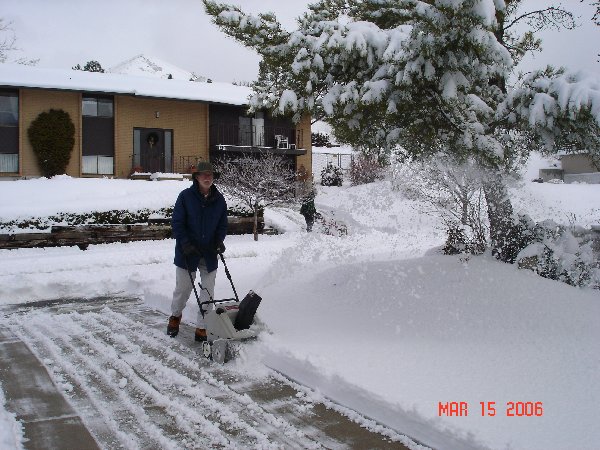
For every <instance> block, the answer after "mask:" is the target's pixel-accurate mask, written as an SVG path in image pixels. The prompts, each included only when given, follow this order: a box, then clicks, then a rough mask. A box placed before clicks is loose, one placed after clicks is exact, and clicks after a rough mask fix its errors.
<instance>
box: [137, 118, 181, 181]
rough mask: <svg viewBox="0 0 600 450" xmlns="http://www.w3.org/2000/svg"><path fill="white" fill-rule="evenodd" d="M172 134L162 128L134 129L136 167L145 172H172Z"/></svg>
mask: <svg viewBox="0 0 600 450" xmlns="http://www.w3.org/2000/svg"><path fill="white" fill-rule="evenodd" d="M172 133H173V131H172V130H164V129H162V128H136V129H134V133H133V137H134V143H133V147H134V165H136V166H139V167H140V168H141V169H142V171H143V172H150V173H154V172H171V171H172V170H173V168H172V160H171V154H172V148H171V147H172V145H171V141H172Z"/></svg>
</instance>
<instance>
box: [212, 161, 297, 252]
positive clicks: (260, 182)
mask: <svg viewBox="0 0 600 450" xmlns="http://www.w3.org/2000/svg"><path fill="white" fill-rule="evenodd" d="M215 165H216V167H217V170H218V171H219V172H220V177H219V186H222V187H223V190H224V191H225V192H226V193H227V194H228V195H229V196H230V197H232V198H234V199H236V200H238V201H239V202H240V203H241V204H242V205H244V206H245V207H247V208H248V209H250V210H251V211H252V213H253V215H254V227H253V233H254V240H255V241H257V240H258V213H259V211H260V210H263V209H264V208H265V207H266V206H274V205H284V204H288V203H291V202H292V201H293V200H294V199H295V196H294V181H295V173H294V171H293V170H292V169H291V168H290V166H289V163H288V162H287V161H286V160H285V159H284V158H283V157H281V156H278V155H275V154H273V153H270V152H269V153H264V154H261V155H260V157H255V156H251V155H243V156H241V157H240V158H237V159H221V160H218V161H216V164H215Z"/></svg>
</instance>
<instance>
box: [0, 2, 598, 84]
mask: <svg viewBox="0 0 600 450" xmlns="http://www.w3.org/2000/svg"><path fill="white" fill-rule="evenodd" d="M231 3H233V4H237V5H239V6H241V7H242V9H243V10H244V11H246V12H253V13H258V12H266V11H272V12H274V13H275V14H276V15H277V17H278V18H279V20H280V22H281V23H282V25H283V26H284V28H286V29H288V30H292V29H293V27H294V24H295V18H297V17H299V16H300V15H301V14H302V13H303V12H304V11H306V6H307V5H308V4H309V3H312V1H305V0H286V1H282V0H260V1H258V0H234V1H232V2H231ZM548 3H550V2H549V1H548V0H527V3H526V4H527V5H531V8H536V7H540V6H544V5H546V4H548ZM563 3H564V4H565V5H566V6H567V7H571V8H572V9H573V10H574V12H575V14H576V15H577V16H579V19H578V21H579V23H581V24H582V26H581V27H579V28H578V29H576V30H573V31H565V30H563V31H560V32H556V31H549V32H545V33H543V34H542V35H541V37H543V38H544V41H545V45H544V48H545V50H544V52H543V53H542V54H538V55H536V56H535V58H534V57H531V56H529V57H527V58H526V59H525V60H524V62H523V67H522V68H521V70H522V71H525V72H526V71H529V70H532V69H534V68H536V67H540V66H544V65H546V64H549V63H551V64H554V65H565V66H567V67H569V68H572V69H587V70H593V71H596V72H600V63H599V62H597V60H598V59H599V58H598V57H597V54H598V53H600V44H598V42H600V27H597V26H594V25H593V23H592V22H591V20H590V18H591V16H592V9H591V8H590V7H589V6H588V3H589V2H588V1H587V0H586V2H585V3H580V2H579V0H568V1H566V2H563ZM0 17H1V18H3V19H5V20H6V21H8V22H12V28H13V29H14V31H15V33H16V36H17V45H18V47H19V48H21V49H22V51H21V52H20V53H19V55H18V56H20V57H27V58H35V59H37V58H39V63H38V66H39V67H48V68H71V67H72V66H74V65H76V64H81V65H84V64H85V63H86V62H87V61H89V60H97V61H99V62H100V63H101V64H102V66H103V67H105V68H109V67H112V66H115V65H117V64H119V63H121V62H123V61H125V60H128V59H130V58H133V57H134V56H136V55H139V54H145V55H146V56H155V57H157V58H159V59H161V60H163V61H165V62H170V63H172V64H175V65H177V66H179V67H181V68H182V69H187V70H189V71H191V72H194V73H196V74H197V75H201V76H206V77H208V78H211V79H213V80H214V81H227V82H232V81H252V80H253V79H255V78H256V76H257V74H258V62H259V57H258V55H257V54H256V53H255V52H254V51H252V50H249V49H246V48H244V47H243V46H242V45H240V44H238V43H237V42H236V41H235V40H233V39H231V38H229V37H227V36H226V35H225V34H224V33H222V32H221V31H219V30H218V29H217V27H216V26H214V25H213V24H211V23H210V20H209V18H208V16H207V15H206V14H205V13H204V8H203V5H202V2H201V0H170V1H168V2H165V1H164V0H103V1H101V2H99V1H97V0H52V1H48V0H2V12H1V13H0ZM15 56H17V55H15Z"/></svg>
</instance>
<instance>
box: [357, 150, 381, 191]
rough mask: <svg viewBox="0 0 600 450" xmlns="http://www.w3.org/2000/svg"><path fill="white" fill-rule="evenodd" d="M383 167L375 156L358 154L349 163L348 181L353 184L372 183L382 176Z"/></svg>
mask: <svg viewBox="0 0 600 450" xmlns="http://www.w3.org/2000/svg"><path fill="white" fill-rule="evenodd" d="M384 175H385V174H384V167H383V165H382V164H381V163H379V161H377V158H376V157H373V156H368V155H364V154H362V153H361V154H359V155H358V156H356V157H354V158H352V162H351V163H350V182H351V183H352V185H353V186H357V185H359V184H366V183H373V182H374V181H376V180H381V179H383V178H384Z"/></svg>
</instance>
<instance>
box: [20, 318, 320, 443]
mask: <svg viewBox="0 0 600 450" xmlns="http://www.w3.org/2000/svg"><path fill="white" fill-rule="evenodd" d="M22 319H23V320H22V326H21V327H20V329H19V328H17V327H14V328H15V329H14V330H13V331H14V332H15V333H16V334H17V335H18V336H19V338H21V339H22V340H23V341H24V342H26V343H28V345H29V346H30V347H31V348H32V349H33V350H34V352H35V353H36V354H38V357H40V356H42V357H43V356H44V354H46V355H49V356H50V357H51V358H52V359H53V361H54V363H53V364H52V367H51V369H50V370H51V371H52V372H54V373H55V378H56V379H61V376H62V375H63V374H64V377H66V378H67V379H68V381H69V383H71V384H74V385H76V386H77V387H78V389H79V390H80V391H81V392H82V395H83V396H85V397H86V398H88V399H89V401H90V402H91V403H92V405H93V407H94V408H93V409H94V410H95V411H96V412H98V413H99V414H100V415H101V416H102V419H103V421H104V422H105V423H106V424H107V426H108V428H109V429H110V430H111V431H112V432H113V433H114V434H115V435H116V438H117V440H118V441H120V442H121V445H123V447H124V448H147V447H160V448H166V449H168V448H181V443H182V441H183V442H188V445H189V444H192V443H194V442H196V445H200V447H212V448H241V447H246V448H247V447H253V448H283V447H288V446H295V447H302V448H319V447H320V444H319V443H318V442H316V441H314V440H312V439H310V438H307V437H306V436H305V435H304V433H303V432H302V431H301V430H299V429H297V428H296V427H295V426H294V425H292V424H290V423H288V422H286V421H285V420H283V419H281V418H280V417H276V416H275V415H273V414H272V413H269V412H267V411H265V410H264V409H263V408H262V407H261V406H260V405H259V404H258V403H256V402H254V401H253V400H252V399H251V398H250V397H249V396H248V395H247V394H239V393H237V392H235V391H233V390H231V389H230V388H229V387H228V386H227V384H225V383H223V382H222V381H220V380H218V379H217V378H215V376H213V375H211V374H210V373H208V372H207V371H206V366H210V365H211V364H209V363H208V362H207V361H204V360H202V359H200V358H199V357H198V355H197V354H195V353H194V355H193V358H190V355H184V354H182V353H181V349H179V351H175V352H173V351H172V350H173V349H172V348H168V343H169V341H168V340H167V339H169V340H170V338H165V337H164V336H162V335H161V336H160V339H164V340H165V341H167V342H166V343H165V344H166V345H162V343H160V344H161V345H159V346H157V345H156V344H157V337H158V336H155V335H154V334H155V333H156V332H155V331H154V330H152V332H151V333H149V334H150V335H147V334H144V331H145V332H146V333H148V328H145V330H142V329H141V328H144V326H143V325H140V324H139V323H137V322H133V321H131V320H130V319H128V318H127V317H126V316H124V315H123V314H121V313H115V312H114V311H112V310H110V309H109V308H105V309H104V310H103V311H102V313H101V314H100V313H94V312H86V313H83V314H82V313H78V312H71V313H68V314H57V315H53V316H51V315H48V314H47V313H36V312H33V313H30V314H27V315H26V316H25V317H22ZM115 323H117V324H119V327H120V328H123V329H124V330H126V331H125V332H115V331H114V324H115ZM111 325H112V327H111ZM174 342H176V341H174V340H171V343H174ZM152 344H153V345H152ZM178 345H179V344H178ZM40 347H42V349H40ZM157 347H158V348H157ZM187 350H188V351H189V349H187ZM194 358H195V359H196V360H194ZM203 366H204V367H203ZM181 369H183V370H181ZM195 380H201V381H202V383H201V384H199V383H198V382H197V381H195ZM63 385H64V383H63ZM174 399H175V400H174ZM157 407H158V408H160V409H161V410H162V411H163V412H164V414H165V415H167V416H169V420H168V421H167V420H165V418H164V417H162V418H161V420H158V422H161V423H162V424H163V426H161V425H160V424H157V423H156V422H157V419H156V418H154V417H152V415H150V414H149V413H148V412H147V409H148V408H157ZM198 411H204V412H205V413H206V414H201V413H199V412H198ZM84 420H85V417H84ZM165 421H167V422H168V423H169V424H170V425H169V426H166V427H165V426H164V422H165ZM263 429H264V432H263V431H262V430H263ZM258 430H261V431H258ZM269 435H270V436H271V437H269ZM273 439H274V440H273ZM199 441H200V442H199ZM192 445H193V444H192Z"/></svg>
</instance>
